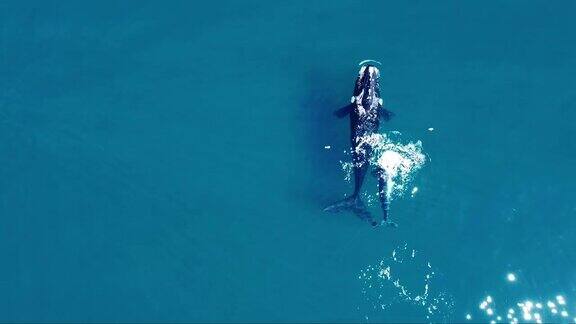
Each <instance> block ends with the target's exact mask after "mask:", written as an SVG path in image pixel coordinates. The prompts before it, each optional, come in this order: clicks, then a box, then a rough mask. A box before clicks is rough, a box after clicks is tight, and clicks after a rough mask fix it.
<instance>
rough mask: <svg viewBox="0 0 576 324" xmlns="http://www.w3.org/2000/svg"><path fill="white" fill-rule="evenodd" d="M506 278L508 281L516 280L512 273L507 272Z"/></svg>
mask: <svg viewBox="0 0 576 324" xmlns="http://www.w3.org/2000/svg"><path fill="white" fill-rule="evenodd" d="M506 279H507V280H508V281H510V282H515V281H516V275H515V274H513V273H509V274H507V275H506Z"/></svg>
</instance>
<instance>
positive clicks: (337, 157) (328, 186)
mask: <svg viewBox="0 0 576 324" xmlns="http://www.w3.org/2000/svg"><path fill="white" fill-rule="evenodd" d="M340 79H342V75H336V74H335V73H333V72H331V71H327V70H323V69H321V68H319V67H318V65H316V66H314V67H313V68H311V69H310V70H309V72H308V73H307V74H306V75H305V76H304V80H303V84H304V89H305V95H304V96H303V98H302V99H301V103H300V105H299V106H298V118H299V119H300V121H301V125H302V126H301V127H302V128H303V135H304V139H305V140H304V141H303V143H302V144H301V145H302V146H301V147H302V150H303V151H304V152H305V153H306V155H305V156H306V161H305V162H307V166H308V170H309V176H308V177H307V181H306V183H305V186H304V187H302V188H300V190H299V192H297V193H295V194H296V195H298V196H299V198H301V199H303V200H305V201H306V202H307V203H309V204H312V205H314V206H317V207H318V208H319V210H322V209H323V208H325V207H326V206H328V205H329V204H331V203H334V202H335V201H336V200H339V199H342V198H343V197H344V194H345V193H347V192H349V191H351V190H352V188H351V186H350V185H349V184H347V183H346V182H345V181H344V174H343V172H342V169H341V163H340V161H347V160H348V159H349V156H348V155H347V154H345V153H344V151H345V150H348V149H349V131H350V126H349V119H348V118H341V119H339V118H337V117H336V116H334V112H335V111H336V110H337V109H339V108H341V107H343V106H345V105H346V104H347V103H348V99H347V98H348V97H349V96H350V95H351V88H350V87H352V86H353V81H354V80H351V81H350V82H348V83H346V82H344V83H342V81H339V80H340ZM346 86H348V87H346ZM327 146H329V148H326V147H327Z"/></svg>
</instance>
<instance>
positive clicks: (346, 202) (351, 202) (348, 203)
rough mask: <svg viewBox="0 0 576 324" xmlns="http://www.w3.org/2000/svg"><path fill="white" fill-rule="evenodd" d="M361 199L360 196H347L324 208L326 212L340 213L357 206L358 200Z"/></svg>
mask: <svg viewBox="0 0 576 324" xmlns="http://www.w3.org/2000/svg"><path fill="white" fill-rule="evenodd" d="M359 200H360V199H359V198H358V197H347V198H344V199H341V200H338V201H337V202H335V203H333V204H332V205H330V206H328V207H326V208H324V211H325V212H330V213H338V212H341V211H344V210H347V209H352V208H354V207H356V205H357V203H358V201H359Z"/></svg>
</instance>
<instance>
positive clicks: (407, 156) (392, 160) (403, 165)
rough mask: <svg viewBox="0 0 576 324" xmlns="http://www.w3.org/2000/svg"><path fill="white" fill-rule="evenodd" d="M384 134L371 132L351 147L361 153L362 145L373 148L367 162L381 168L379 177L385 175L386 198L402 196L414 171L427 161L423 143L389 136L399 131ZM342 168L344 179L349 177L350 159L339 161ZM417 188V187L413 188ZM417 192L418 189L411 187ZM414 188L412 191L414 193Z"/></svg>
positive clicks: (351, 168) (396, 134)
mask: <svg viewBox="0 0 576 324" xmlns="http://www.w3.org/2000/svg"><path fill="white" fill-rule="evenodd" d="M390 134H391V135H392V136H389V135H386V134H371V135H367V136H364V137H360V138H357V141H356V142H357V145H356V147H355V148H354V150H355V151H356V152H357V153H363V152H362V151H363V150H364V149H363V148H364V147H365V146H366V145H368V146H370V147H371V148H372V155H371V157H370V160H369V163H370V165H372V166H374V167H375V168H376V169H378V170H383V172H381V176H385V177H386V184H387V188H386V194H387V196H388V198H390V199H392V198H394V197H401V196H402V195H403V194H404V193H405V191H406V188H407V187H408V184H409V183H410V182H411V180H412V177H413V175H414V173H415V172H416V171H417V170H419V169H421V168H422V167H423V166H424V164H425V162H426V155H425V154H424V153H423V151H422V142H421V141H416V142H409V143H407V144H403V143H402V142H400V141H399V140H395V139H393V138H392V137H398V136H399V135H400V132H397V131H393V132H390ZM341 164H342V169H343V170H344V172H345V173H346V177H345V179H346V180H350V179H351V178H352V177H351V172H352V170H353V163H352V162H345V163H342V162H341ZM414 188H416V187H414ZM413 190H416V191H418V189H417V188H416V189H413ZM416 191H413V192H412V194H415V193H416Z"/></svg>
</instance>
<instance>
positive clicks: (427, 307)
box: [358, 245, 453, 321]
mask: <svg viewBox="0 0 576 324" xmlns="http://www.w3.org/2000/svg"><path fill="white" fill-rule="evenodd" d="M418 256H419V254H418V253H417V251H416V250H414V249H409V248H408V246H407V245H404V246H403V247H397V248H396V249H394V250H393V251H392V253H391V255H390V256H389V257H388V258H384V259H383V260H381V261H380V262H378V263H377V264H376V265H370V266H368V267H366V268H365V269H364V270H362V271H361V272H360V275H359V277H358V278H359V279H360V280H361V281H362V294H363V296H364V298H365V300H366V302H367V303H368V306H369V309H368V310H367V311H369V312H370V313H372V314H373V315H374V316H375V317H378V316H379V315H383V314H385V311H387V310H389V309H391V308H394V307H395V306H398V308H399V309H403V308H404V307H405V306H407V305H408V306H412V307H414V308H415V310H414V312H415V313H417V314H418V315H420V316H422V318H421V319H422V321H429V320H432V321H442V320H446V319H447V318H448V317H449V315H450V314H451V312H452V308H453V300H452V297H451V296H450V295H449V294H447V293H445V292H443V291H438V289H439V287H441V285H440V284H438V283H437V273H436V270H435V269H433V267H432V266H431V265H430V262H428V261H426V260H422V259H420V258H419V257H418ZM364 315H365V316H364V317H365V318H366V317H369V316H368V314H364ZM411 315H415V314H414V313H412V314H411Z"/></svg>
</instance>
